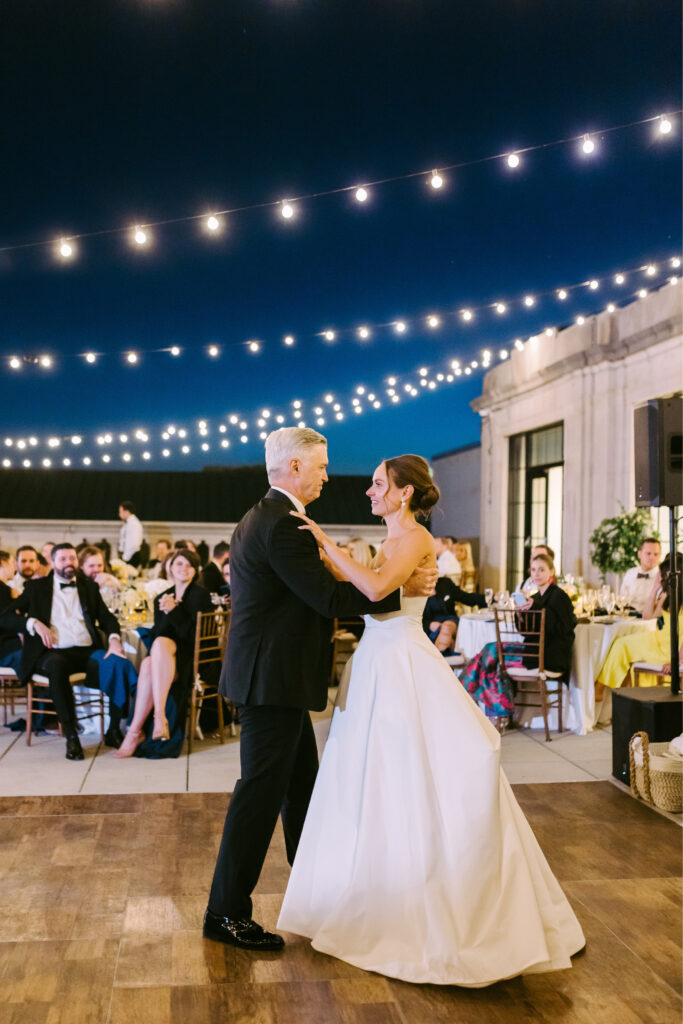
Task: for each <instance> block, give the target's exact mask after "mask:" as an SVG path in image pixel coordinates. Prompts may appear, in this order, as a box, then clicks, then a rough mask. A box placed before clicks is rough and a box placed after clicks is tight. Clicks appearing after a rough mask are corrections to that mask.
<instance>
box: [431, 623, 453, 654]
mask: <svg viewBox="0 0 683 1024" xmlns="http://www.w3.org/2000/svg"><path fill="white" fill-rule="evenodd" d="M456 629H457V627H456V625H455V623H454V622H450V621H446V622H442V623H441V629H440V631H439V635H438V636H437V638H436V640H435V641H434V645H435V647H436V649H437V651H441V652H442V653H443V651H447V650H449V649H450V648H451V647H452V646H453V644H454V643H455V634H456Z"/></svg>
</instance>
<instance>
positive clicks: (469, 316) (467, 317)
mask: <svg viewBox="0 0 683 1024" xmlns="http://www.w3.org/2000/svg"><path fill="white" fill-rule="evenodd" d="M460 316H461V317H462V318H463V320H464V321H465V323H470V322H471V321H472V320H473V319H474V313H473V312H472V310H471V309H463V310H461V312H460Z"/></svg>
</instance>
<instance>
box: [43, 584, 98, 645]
mask: <svg viewBox="0 0 683 1024" xmlns="http://www.w3.org/2000/svg"><path fill="white" fill-rule="evenodd" d="M63 582H64V581H63V580H60V579H59V577H58V576H57V574H56V573H55V575H54V584H53V588H54V589H53V591H52V613H51V615H50V631H51V633H52V639H53V646H54V647H58V648H63V647H92V637H91V636H90V633H89V632H88V627H87V626H86V624H85V619H84V618H83V609H82V608H81V602H80V599H79V597H78V588H77V587H76V586H73V587H71V586H68V587H65V588H64V589H62V587H61V586H60V584H61V583H63Z"/></svg>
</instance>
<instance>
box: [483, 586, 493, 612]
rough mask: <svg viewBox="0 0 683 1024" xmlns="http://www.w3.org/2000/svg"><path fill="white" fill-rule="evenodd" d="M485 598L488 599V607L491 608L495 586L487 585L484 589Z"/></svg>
mask: <svg viewBox="0 0 683 1024" xmlns="http://www.w3.org/2000/svg"><path fill="white" fill-rule="evenodd" d="M484 598H485V600H486V607H487V608H489V609H490V608H491V605H492V604H493V587H487V588H486V590H485V591H484Z"/></svg>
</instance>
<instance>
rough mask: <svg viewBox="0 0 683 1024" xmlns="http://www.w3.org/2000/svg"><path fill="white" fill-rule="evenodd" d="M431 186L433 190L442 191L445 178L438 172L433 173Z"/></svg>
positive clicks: (430, 180)
mask: <svg viewBox="0 0 683 1024" xmlns="http://www.w3.org/2000/svg"><path fill="white" fill-rule="evenodd" d="M429 184H430V185H431V186H432V188H433V189H440V188H442V186H443V178H442V177H441V175H440V174H439V172H438V171H432V176H431V178H430V179H429Z"/></svg>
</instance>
